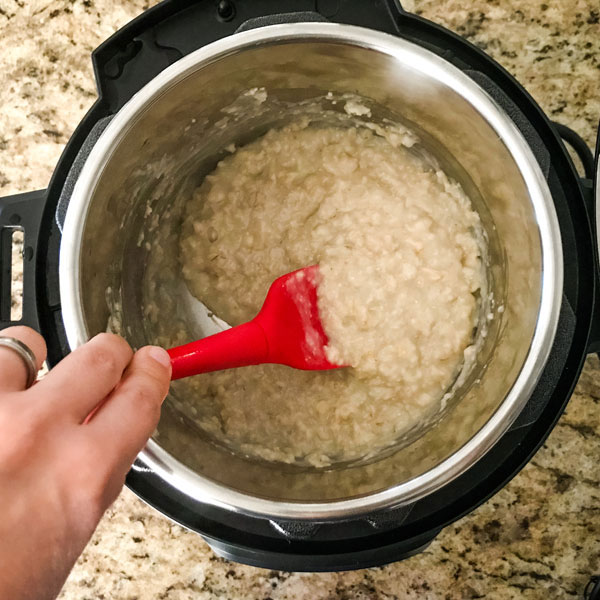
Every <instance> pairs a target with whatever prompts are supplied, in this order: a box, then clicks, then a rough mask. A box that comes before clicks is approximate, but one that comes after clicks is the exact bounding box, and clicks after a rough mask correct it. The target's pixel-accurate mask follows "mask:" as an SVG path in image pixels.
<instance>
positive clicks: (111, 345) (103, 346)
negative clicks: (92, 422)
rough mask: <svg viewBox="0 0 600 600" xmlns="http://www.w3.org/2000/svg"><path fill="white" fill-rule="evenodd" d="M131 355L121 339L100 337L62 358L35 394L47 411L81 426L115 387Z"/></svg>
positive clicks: (101, 334) (36, 389)
mask: <svg viewBox="0 0 600 600" xmlns="http://www.w3.org/2000/svg"><path fill="white" fill-rule="evenodd" d="M132 355H133V351H132V350H131V348H130V347H129V344H128V343H127V342H126V341H125V340H124V339H123V338H121V337H119V336H118V335H113V334H112V333H100V334H98V335H97V336H95V337H93V338H92V339H91V340H90V341H89V342H87V343H86V344H84V345H83V346H80V347H79V348H77V349H76V350H74V351H73V352H71V354H69V355H68V356H67V357H66V358H63V360H61V361H60V362H59V363H58V364H57V365H56V366H55V367H54V368H53V369H52V370H51V371H50V373H48V375H46V377H44V379H42V380H41V381H40V382H39V383H37V384H36V386H35V393H36V395H38V396H39V397H43V398H44V404H45V405H46V406H47V408H48V409H49V410H52V411H54V412H55V413H56V414H58V415H67V416H68V417H69V418H70V419H72V420H74V421H75V422H77V423H81V422H82V421H83V420H84V419H85V418H86V417H87V415H89V414H90V412H92V410H93V409H94V408H95V407H96V406H98V404H99V403H100V402H101V401H102V400H104V398H106V396H107V395H108V394H109V393H110V392H111V391H112V390H113V389H114V387H115V386H116V385H117V383H119V381H120V380H121V376H122V375H123V371H124V370H125V368H126V367H127V365H128V364H129V361H130V360H131V357H132Z"/></svg>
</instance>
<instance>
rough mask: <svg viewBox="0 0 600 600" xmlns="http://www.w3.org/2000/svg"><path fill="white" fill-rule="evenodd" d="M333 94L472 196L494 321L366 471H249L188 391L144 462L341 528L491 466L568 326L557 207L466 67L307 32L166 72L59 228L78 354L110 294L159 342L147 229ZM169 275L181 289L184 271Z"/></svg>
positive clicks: (272, 467) (249, 501) (375, 42)
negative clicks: (451, 391) (202, 428)
mask: <svg viewBox="0 0 600 600" xmlns="http://www.w3.org/2000/svg"><path fill="white" fill-rule="evenodd" d="M252 88H265V90H266V91H267V94H268V99H267V101H265V102H264V103H257V102H256V101H255V100H253V99H252V98H251V97H250V96H244V94H245V93H246V92H247V91H248V90H250V89H252ZM327 92H332V93H333V94H337V95H339V94H343V93H353V94H358V95H360V96H361V97H363V98H364V102H365V103H367V104H368V105H369V106H370V107H371V110H372V115H373V116H372V119H373V120H375V121H377V120H382V119H384V118H387V119H392V120H398V121H401V122H403V123H406V124H409V125H410V126H411V127H412V128H413V129H414V130H415V131H416V132H417V133H418V134H419V137H420V139H421V144H422V146H423V147H424V148H425V149H426V150H427V151H428V152H429V153H430V154H432V155H433V156H435V157H436V159H437V160H438V161H439V163H440V164H441V165H442V166H443V168H444V169H445V170H446V172H447V173H448V174H449V175H451V176H452V177H453V178H455V179H456V180H458V181H459V182H460V183H461V184H462V185H463V187H464V189H465V190H466V191H467V193H468V194H469V195H470V196H471V198H472V200H473V204H474V206H475V208H476V209H477V210H478V211H479V213H480V214H481V217H482V221H483V223H484V226H485V229H486V231H487V235H488V238H489V265H488V278H489V280H490V288H491V292H492V293H493V298H494V307H495V317H494V319H493V321H492V324H491V326H490V330H489V333H488V336H487V339H486V342H485V344H484V346H483V348H482V349H481V351H480V353H479V357H478V362H477V365H476V368H475V370H474V372H473V374H472V376H471V377H470V378H469V379H468V381H467V382H466V383H465V384H464V385H463V386H462V387H461V388H460V389H459V390H458V391H457V393H456V394H455V397H454V398H453V401H452V402H451V403H450V408H449V409H448V410H447V411H445V412H444V413H443V414H442V415H441V418H439V419H437V422H436V421H434V422H432V423H430V424H429V425H428V427H425V428H423V429H422V430H421V431H419V432H417V434H416V435H414V436H412V438H411V439H410V440H409V443H407V442H406V441H405V443H403V444H399V445H398V446H397V447H396V448H394V449H392V450H390V451H388V452H386V453H383V454H382V455H380V456H378V457H375V459H374V460H372V461H371V462H370V463H369V464H357V465H338V466H336V467H334V468H331V469H328V470H315V469H312V470H311V469H303V468H294V467H290V466H286V465H282V464H278V463H267V462H259V461H252V460H249V459H247V458H244V457H242V456H237V455H234V454H232V453H231V452H230V451H228V450H227V449H225V448H222V447H219V446H218V445H215V444H213V443H211V441H210V440H208V439H206V438H205V437H204V436H202V435H200V434H199V433H198V432H197V431H195V430H194V429H193V428H192V427H190V426H189V425H188V424H187V423H186V420H185V419H183V418H182V416H181V414H179V412H178V411H177V410H176V408H175V405H176V402H175V398H174V397H172V398H170V399H167V401H166V403H165V407H164V409H163V416H162V419H161V422H160V425H159V427H158V431H157V433H156V434H155V436H154V437H153V439H152V440H151V441H150V442H149V443H148V445H147V446H146V448H145V449H144V450H143V452H142V453H141V455H140V457H139V460H140V461H141V463H143V464H144V465H146V466H147V467H149V468H151V469H153V470H154V471H155V472H156V473H157V474H158V475H159V476H160V477H161V478H163V479H164V480H166V481H167V482H169V483H170V484H171V485H174V486H176V487H177V488H178V489H180V490H181V491H183V492H184V493H185V494H188V495H189V496H191V497H193V498H195V499H197V500H199V501H202V502H205V503H209V504H214V505H218V506H220V507H224V508H227V509H230V510H234V511H241V512H243V513H247V514H254V515H261V516H266V517H279V518H286V519H315V520H328V519H340V518H346V517H349V516H356V515H361V514H365V513H368V512H371V511H373V510H376V509H382V508H387V507H393V506H398V505H402V504H406V503H409V502H412V501H414V500H416V499H419V498H421V497H423V496H425V495H427V494H429V493H431V492H433V491H435V490H437V489H439V488H440V487H441V486H443V485H444V484H446V483H447V482H449V481H450V480H452V479H453V478H455V477H457V476H458V475H459V474H461V473H462V472H464V471H465V470H466V469H467V468H468V467H469V466H470V465H471V464H473V463H474V462H475V461H476V460H478V459H479V458H480V457H481V456H483V454H484V453H485V452H486V451H487V450H488V449H489V448H490V447H491V446H492V445H493V444H494V443H495V442H496V441H497V440H498V439H499V437H500V436H501V435H502V433H504V432H505V431H506V430H507V428H508V427H509V426H510V424H511V423H512V422H513V421H514V419H515V418H516V416H517V415H518V414H519V412H520V411H521V409H522V408H523V406H524V405H525V403H526V402H527V400H528V398H529V396H530V394H531V392H532V390H533V388H534V386H535V384H536V382H537V379H538V377H539V375H540V372H541V370H542V368H543V366H544V364H545V362H546V359H547V356H548V353H549V351H550V348H551V346H552V342H553V339H554V333H555V329H556V325H557V320H558V312H559V308H560V302H561V294H562V249H561V240H560V233H559V229H558V224H557V219H556V214H555V212H554V208H553V203H552V198H551V195H550V191H549V189H548V186H547V184H546V181H545V180H544V177H543V175H542V173H541V171H540V169H539V166H538V164H537V163H536V161H535V158H534V156H533V154H532V153H531V151H530V149H529V147H528V145H527V143H526V142H525V140H524V139H523V137H522V136H521V134H520V133H519V131H518V130H517V129H516V127H515V126H514V125H513V123H512V121H510V119H509V118H508V117H507V115H506V114H504V112H503V111H502V109H501V108H500V107H499V106H498V105H497V104H496V103H495V102H494V101H493V100H492V99H491V98H490V97H489V96H488V95H487V94H486V93H485V92H484V91H483V90H482V89H481V88H480V87H479V86H478V85H477V84H475V83H474V82H473V81H472V80H471V79H469V78H468V77H467V76H466V75H465V74H463V73H462V72H460V71H459V70H458V69H456V68H455V67H453V66H452V65H450V64H449V63H447V62H446V61H444V60H443V59H441V58H439V57H438V56H436V55H434V54H433V53H431V52H429V51H427V50H425V49H423V48H421V47H419V46H417V45H415V44H413V43H409V42H407V41H404V40H402V39H398V38H396V37H393V36H389V35H386V34H382V33H377V32H374V31H371V30H368V29H362V28H357V27H350V26H345V25H336V24H321V23H318V24H317V23H302V24H290V25H276V26H271V27H265V28H261V29H256V30H252V31H248V32H244V33H240V34H237V35H234V36H232V37H229V38H227V39H224V40H221V41H218V42H215V43H213V44H211V45H209V46H206V47H204V48H202V49H200V50H198V51H197V52H194V53H193V54H191V55H189V56H187V57H185V58H183V59H182V60H180V61H178V62H177V63H176V64H174V65H173V66H171V67H170V68H168V69H166V70H165V71H163V72H162V73H161V74H160V75H159V76H158V77H156V78H155V79H154V80H152V81H151V82H150V83H149V84H148V85H147V86H146V87H144V88H143V89H142V90H141V91H140V92H139V93H138V94H136V95H135V96H134V97H133V98H132V99H131V101H130V102H129V103H128V104H127V105H126V106H124V107H123V108H122V109H121V111H119V113H118V114H117V115H116V116H115V117H114V119H113V120H112V122H111V123H110V125H109V126H108V128H107V129H106V130H105V131H104V133H103V134H102V136H101V138H100V139H99V141H98V142H97V144H96V145H95V147H94V148H93V150H92V152H91V154H90V155H89V157H88V159H87V161H86V163H85V166H84V168H83V170H82V172H81V175H80V177H79V179H78V181H77V184H76V186H75V189H74V192H73V195H72V198H71V201H70V204H69V208H68V212H67V216H66V221H65V224H64V229H63V237H62V244H61V251H60V290H61V299H62V310H63V318H64V324H65V328H66V332H67V336H68V340H69V344H70V346H71V347H72V348H75V347H76V346H78V345H80V344H82V343H84V342H85V341H86V340H87V339H89V338H90V337H91V336H92V335H94V334H96V333H98V332H100V331H104V330H106V327H107V321H108V317H109V311H108V306H107V301H106V290H107V288H110V290H111V292H110V294H111V295H112V301H113V302H117V303H118V304H119V305H120V310H121V312H122V322H123V335H125V337H127V338H128V339H129V340H130V342H131V343H132V344H134V345H136V346H139V345H141V344H143V343H145V342H147V341H148V339H149V338H148V329H147V322H146V321H147V320H146V319H145V317H144V314H143V311H142V310H141V304H142V300H143V298H142V289H143V285H142V282H143V279H144V276H145V273H146V268H147V264H148V261H149V257H150V254H151V253H152V252H154V251H156V248H155V247H154V248H151V243H152V241H153V240H152V236H153V235H154V233H153V231H155V230H154V229H153V227H152V226H150V225H149V223H152V219H154V225H155V226H156V225H157V224H160V223H164V222H165V220H168V222H169V223H170V224H171V225H170V226H171V227H172V228H173V230H174V231H176V228H177V225H178V220H177V219H178V218H179V216H180V214H181V207H182V203H183V202H184V199H185V197H186V194H187V193H188V192H189V191H191V190H192V189H193V188H194V187H195V186H197V185H198V183H199V182H200V181H201V180H202V177H203V176H204V175H205V174H206V173H207V172H209V171H210V170H212V168H213V167H214V166H215V164H216V163H217V162H218V160H219V159H220V158H222V157H223V156H224V154H225V151H224V149H225V147H226V146H228V145H229V144H230V143H235V144H237V145H239V144H242V143H245V142H248V141H249V140H252V139H255V138H256V137H258V136H259V135H261V134H262V133H264V132H265V131H266V130H267V129H269V128H270V127H272V126H275V125H280V124H282V123H285V122H286V121H288V120H289V119H290V118H291V115H292V114H293V113H294V111H295V114H296V115H297V114H298V111H299V110H300V111H301V110H302V108H301V107H302V106H308V104H307V103H309V102H310V101H311V99H312V100H314V101H317V102H320V101H322V100H321V99H322V97H323V96H325V95H326V94H327ZM244 98H246V100H244ZM236 99H237V100H236ZM240 99H241V100H240ZM315 99H316V100H315ZM234 101H241V102H246V101H247V103H248V104H247V107H246V108H247V110H243V111H241V113H240V112H239V111H238V112H237V113H236V114H232V113H231V112H230V111H229V112H228V111H227V110H223V109H224V107H228V106H231V104H232V102H234ZM303 102H304V104H302V103H303ZM299 106H300V108H298V107H299ZM329 108H331V109H332V110H334V111H335V110H336V109H335V108H334V107H331V106H330V107H329ZM339 109H340V107H338V109H337V110H339ZM148 206H150V208H151V209H152V212H151V213H150V211H149V210H148ZM175 238H176V236H175ZM175 238H174V239H175ZM146 242H148V243H149V245H148V247H147V245H146ZM148 248H150V250H148ZM161 251H167V249H165V248H161ZM168 276H169V277H171V278H173V279H174V280H177V279H178V278H179V273H178V272H177V269H176V268H175V269H174V270H173V271H172V272H171V273H169V275H168ZM499 307H502V309H503V312H502V309H500V311H499V310H498V308H499ZM175 309H176V311H180V312H181V313H182V314H181V318H183V319H188V321H187V322H189V327H190V338H193V337H194V335H198V334H199V333H201V332H202V331H205V327H204V325H202V324H200V325H198V322H197V321H195V320H194V314H193V313H191V312H189V311H187V309H186V308H185V306H184V305H183V304H177V305H176V306H175ZM298 410H302V407H301V406H299V407H298ZM259 418H260V416H259ZM359 418H360V417H359Z"/></svg>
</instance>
